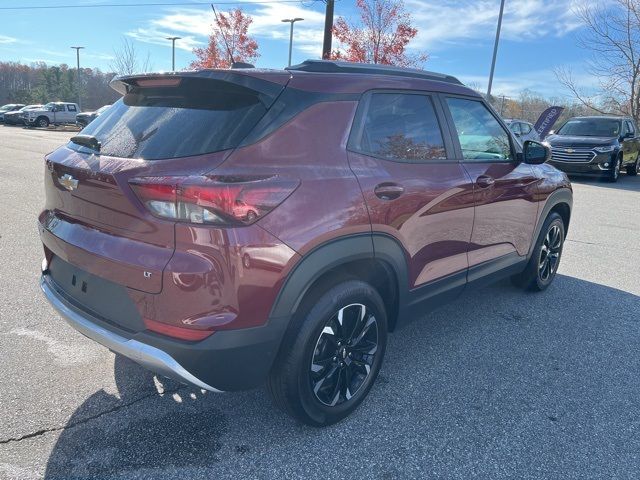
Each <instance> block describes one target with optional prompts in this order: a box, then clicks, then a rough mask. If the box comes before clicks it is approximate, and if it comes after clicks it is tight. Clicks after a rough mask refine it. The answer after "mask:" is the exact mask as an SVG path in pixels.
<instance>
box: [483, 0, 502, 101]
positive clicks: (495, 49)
mask: <svg viewBox="0 0 640 480" xmlns="http://www.w3.org/2000/svg"><path fill="white" fill-rule="evenodd" d="M504 2H505V0H501V1H500V14H499V15H498V29H497V30H496V43H495V44H494V46H493V59H492V60H491V73H490V74H489V88H488V89H487V101H491V87H492V86H493V73H494V72H495V70H496V58H497V57H498V44H499V43H500V30H501V29H502V15H503V13H504Z"/></svg>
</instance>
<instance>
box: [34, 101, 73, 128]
mask: <svg viewBox="0 0 640 480" xmlns="http://www.w3.org/2000/svg"><path fill="white" fill-rule="evenodd" d="M78 113H80V109H79V108H78V104H76V103H67V102H49V103H47V104H46V105H45V106H44V107H42V108H39V109H37V110H28V111H25V112H24V113H23V114H22V121H23V122H24V124H25V125H26V126H28V127H41V128H46V127H48V126H49V125H64V124H75V123H76V115H77V114H78Z"/></svg>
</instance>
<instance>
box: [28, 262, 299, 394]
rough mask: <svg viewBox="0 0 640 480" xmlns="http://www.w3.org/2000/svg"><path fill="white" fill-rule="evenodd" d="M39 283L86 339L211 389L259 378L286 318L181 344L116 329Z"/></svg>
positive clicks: (48, 283)
mask: <svg viewBox="0 0 640 480" xmlns="http://www.w3.org/2000/svg"><path fill="white" fill-rule="evenodd" d="M40 287H41V289H42V291H43V293H44V295H45V297H46V298H47V300H48V301H49V303H51V305H52V306H53V307H54V308H55V309H56V310H57V311H58V313H60V315H61V316H62V317H63V318H64V319H65V320H66V321H67V323H69V324H70V325H71V326H72V327H73V328H75V329H76V330H78V331H79V332H80V333H82V334H83V335H85V336H86V337H88V338H90V339H92V340H94V341H96V342H98V343H99V344H101V345H104V346H105V347H107V348H109V349H110V350H112V351H114V352H115V353H118V354H121V355H123V356H125V357H127V358H130V359H131V360H133V361H135V362H136V363H138V364H140V365H142V366H143V367H145V368H147V369H149V370H151V371H153V372H156V373H159V374H161V375H164V376H166V377H169V378H172V379H174V380H177V381H179V382H181V383H185V384H189V385H193V386H196V387H198V388H203V389H205V390H209V391H212V392H222V391H231V390H246V389H249V388H253V387H256V386H259V385H260V384H262V383H263V382H264V380H265V379H266V376H267V375H268V373H269V370H270V369H271V365H272V364H273V361H274V359H275V357H276V354H277V352H278V349H279V347H280V342H281V340H282V337H283V335H284V331H285V329H286V326H287V324H288V318H280V319H270V321H269V322H268V323H267V324H266V325H265V326H263V327H257V328H247V329H241V330H229V331H219V332H216V333H214V334H213V335H212V336H211V337H209V338H207V339H205V340H203V341H200V342H185V341H181V340H175V339H172V338H170V337H165V336H163V335H158V334H155V333H153V332H150V331H143V332H137V333H132V332H128V331H125V330H123V329H119V328H118V327H116V326H114V325H112V324H110V323H107V322H105V321H103V320H101V319H100V318H98V317H96V316H94V315H92V314H91V313H90V312H88V311H86V310H83V309H82V306H81V305H77V304H76V303H75V302H73V301H71V300H70V299H68V298H67V297H66V296H65V294H64V293H62V291H61V290H60V289H59V288H58V287H57V286H56V284H55V281H54V280H53V279H51V277H50V276H49V275H48V274H47V272H46V271H45V272H44V273H43V275H42V277H41V279H40Z"/></svg>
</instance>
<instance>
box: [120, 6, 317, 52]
mask: <svg viewBox="0 0 640 480" xmlns="http://www.w3.org/2000/svg"><path fill="white" fill-rule="evenodd" d="M247 13H248V14H250V15H251V18H252V19H253V22H252V23H251V26H250V27H249V34H250V35H252V36H255V37H256V38H258V39H260V38H269V39H273V40H281V41H282V42H283V45H286V43H287V42H288V41H289V25H288V24H284V23H282V19H283V18H295V17H300V18H304V21H302V22H297V23H296V24H295V27H294V28H295V30H294V49H295V50H297V51H300V52H305V53H307V54H309V55H312V56H317V57H319V56H320V54H321V50H322V35H323V28H324V13H322V12H320V11H316V10H312V9H309V8H304V7H302V6H299V5H296V4H265V5H261V6H258V7H255V6H254V5H251V10H250V11H249V10H248V9H247ZM212 28H213V13H212V12H210V11H206V10H202V9H188V8H187V9H175V10H173V11H171V12H170V13H168V14H166V15H164V16H162V17H160V18H157V19H154V20H151V22H150V23H149V24H148V25H147V26H145V27H140V28H137V29H135V30H132V31H130V32H127V34H126V35H128V36H129V37H131V38H134V39H136V40H139V41H141V42H146V43H153V44H158V45H164V44H166V42H167V40H165V39H164V38H165V37H168V36H174V35H177V36H181V37H183V38H182V39H181V40H178V41H177V42H176V48H180V49H183V50H188V51H191V50H193V49H194V48H195V47H200V46H202V45H204V44H206V41H207V38H208V36H209V34H210V33H211V31H212Z"/></svg>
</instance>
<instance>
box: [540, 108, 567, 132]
mask: <svg viewBox="0 0 640 480" xmlns="http://www.w3.org/2000/svg"><path fill="white" fill-rule="evenodd" d="M563 111H564V107H549V108H547V109H546V110H545V111H544V112H542V115H540V118H538V121H537V122H536V125H535V127H533V128H535V130H536V132H538V135H540V140H544V138H545V137H546V136H547V135H548V134H549V132H550V131H551V129H552V128H553V125H554V124H555V123H556V121H557V120H558V118H560V115H562V112H563Z"/></svg>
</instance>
